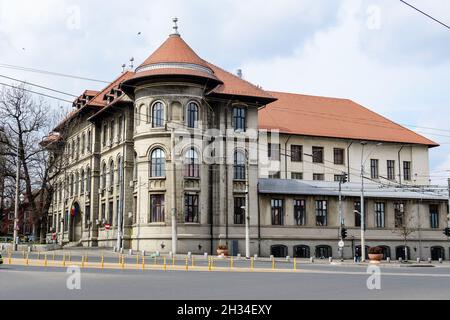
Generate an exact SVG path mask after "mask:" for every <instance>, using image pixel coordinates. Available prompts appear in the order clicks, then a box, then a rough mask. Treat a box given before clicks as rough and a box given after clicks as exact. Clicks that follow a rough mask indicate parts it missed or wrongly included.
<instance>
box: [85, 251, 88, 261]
mask: <svg viewBox="0 0 450 320" xmlns="http://www.w3.org/2000/svg"><path fill="white" fill-rule="evenodd" d="M84 262H86V263H88V255H87V253H86V255H85V256H84Z"/></svg>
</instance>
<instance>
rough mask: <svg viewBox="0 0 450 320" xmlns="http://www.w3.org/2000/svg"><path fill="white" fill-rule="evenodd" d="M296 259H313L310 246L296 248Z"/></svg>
mask: <svg viewBox="0 0 450 320" xmlns="http://www.w3.org/2000/svg"><path fill="white" fill-rule="evenodd" d="M294 258H304V259H309V258H311V249H310V248H309V247H308V246H295V247H294Z"/></svg>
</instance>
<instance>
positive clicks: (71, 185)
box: [70, 174, 75, 197]
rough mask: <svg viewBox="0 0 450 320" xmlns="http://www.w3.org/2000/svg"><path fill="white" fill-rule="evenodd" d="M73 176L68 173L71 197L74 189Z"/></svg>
mask: <svg viewBox="0 0 450 320" xmlns="http://www.w3.org/2000/svg"><path fill="white" fill-rule="evenodd" d="M74 183H75V176H74V175H73V174H72V175H70V196H71V197H73V193H74V190H75V185H74Z"/></svg>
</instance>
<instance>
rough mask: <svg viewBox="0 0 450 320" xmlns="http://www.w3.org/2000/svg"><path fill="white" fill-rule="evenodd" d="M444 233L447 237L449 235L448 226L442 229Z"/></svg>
mask: <svg viewBox="0 0 450 320" xmlns="http://www.w3.org/2000/svg"><path fill="white" fill-rule="evenodd" d="M444 234H445V235H446V236H447V237H450V228H445V229H444Z"/></svg>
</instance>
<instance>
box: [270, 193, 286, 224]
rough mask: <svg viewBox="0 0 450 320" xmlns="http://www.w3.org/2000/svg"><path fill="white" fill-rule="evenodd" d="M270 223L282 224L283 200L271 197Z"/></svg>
mask: <svg viewBox="0 0 450 320" xmlns="http://www.w3.org/2000/svg"><path fill="white" fill-rule="evenodd" d="M272 225H273V226H282V225H284V200H282V199H272Z"/></svg>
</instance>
